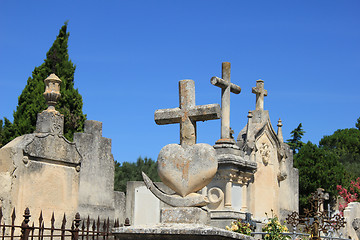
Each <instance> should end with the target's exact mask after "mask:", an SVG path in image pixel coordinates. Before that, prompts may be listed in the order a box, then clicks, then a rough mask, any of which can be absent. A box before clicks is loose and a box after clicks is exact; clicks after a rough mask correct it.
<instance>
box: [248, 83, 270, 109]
mask: <svg viewBox="0 0 360 240" xmlns="http://www.w3.org/2000/svg"><path fill="white" fill-rule="evenodd" d="M252 93H255V94H256V108H255V110H264V97H266V96H267V90H265V89H264V81H263V80H261V79H259V80H257V81H256V87H253V88H252Z"/></svg>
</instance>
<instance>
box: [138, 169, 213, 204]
mask: <svg viewBox="0 0 360 240" xmlns="http://www.w3.org/2000/svg"><path fill="white" fill-rule="evenodd" d="M142 175H143V179H144V183H145V185H146V187H147V188H148V189H149V190H150V191H151V192H152V193H153V194H154V195H155V196H156V197H157V198H158V199H159V200H161V201H163V202H164V203H166V204H168V205H170V206H173V207H202V206H205V205H207V204H209V200H208V198H207V197H206V196H204V195H202V194H198V193H190V194H188V195H186V196H185V197H182V196H180V195H178V194H171V195H170V194H167V193H165V192H163V191H162V190H161V189H159V188H158V187H157V186H156V185H155V184H154V183H153V182H152V181H151V179H150V178H149V177H148V176H147V175H146V174H145V173H144V172H143V173H142Z"/></svg>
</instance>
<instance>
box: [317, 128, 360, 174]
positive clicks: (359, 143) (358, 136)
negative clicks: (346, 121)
mask: <svg viewBox="0 0 360 240" xmlns="http://www.w3.org/2000/svg"><path fill="white" fill-rule="evenodd" d="M319 146H320V147H321V148H324V149H325V150H328V151H331V152H333V153H334V154H335V155H336V157H337V159H338V160H339V161H340V162H341V163H342V164H343V166H344V167H345V169H346V170H347V171H348V172H349V173H350V174H351V175H352V177H353V179H356V178H357V177H360V130H359V129H357V128H346V129H339V130H337V131H335V132H334V133H333V134H332V135H330V136H324V137H323V138H322V139H321V140H320V142H319Z"/></svg>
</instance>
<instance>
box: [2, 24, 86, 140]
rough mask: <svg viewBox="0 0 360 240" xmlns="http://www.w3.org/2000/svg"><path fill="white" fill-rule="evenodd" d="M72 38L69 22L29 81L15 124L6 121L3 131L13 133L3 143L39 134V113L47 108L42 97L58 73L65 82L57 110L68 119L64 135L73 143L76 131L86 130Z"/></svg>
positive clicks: (16, 113) (18, 108)
mask: <svg viewBox="0 0 360 240" xmlns="http://www.w3.org/2000/svg"><path fill="white" fill-rule="evenodd" d="M68 38H69V33H68V32H67V23H65V24H64V25H63V26H62V27H61V29H60V31H59V35H58V36H57V37H56V39H55V41H54V43H53V45H52V47H51V48H50V50H49V51H48V52H47V54H46V59H45V60H44V63H43V64H41V65H40V66H39V67H35V69H34V71H33V72H32V77H29V78H28V80H27V85H26V86H25V88H24V90H23V91H22V93H21V95H20V96H19V99H18V106H17V108H16V111H14V114H13V116H14V121H13V123H11V122H7V121H6V120H5V125H4V129H3V131H7V132H8V133H13V134H11V135H8V134H6V136H4V139H3V144H6V143H7V142H9V141H11V140H12V139H14V138H15V137H17V136H21V135H23V134H27V133H33V132H34V131H35V127H36V119H37V114H38V113H40V112H41V111H43V110H45V109H46V107H47V105H46V102H45V99H44V97H43V95H42V94H43V92H44V90H45V84H44V79H45V78H47V77H48V76H49V75H50V74H51V73H55V74H56V75H57V76H58V77H59V78H60V79H61V81H62V82H61V90H60V93H61V98H60V100H59V101H58V104H57V105H56V109H57V110H58V111H59V112H60V113H62V114H64V117H65V124H64V125H65V126H64V136H65V137H66V138H67V139H69V140H72V139H73V134H74V133H75V132H80V131H82V130H83V126H84V122H85V119H86V115H84V114H83V112H82V105H83V103H82V97H81V95H80V94H79V92H78V90H77V89H74V72H75V65H74V64H73V63H72V62H71V60H69V54H68Z"/></svg>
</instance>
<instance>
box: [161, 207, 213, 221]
mask: <svg viewBox="0 0 360 240" xmlns="http://www.w3.org/2000/svg"><path fill="white" fill-rule="evenodd" d="M160 222H161V223H193V224H205V225H207V224H209V223H210V214H209V212H208V211H207V210H205V209H202V208H197V207H176V208H163V209H161V213H160Z"/></svg>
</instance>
